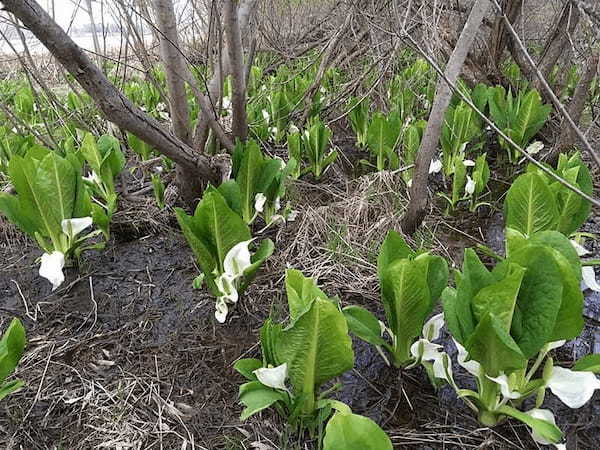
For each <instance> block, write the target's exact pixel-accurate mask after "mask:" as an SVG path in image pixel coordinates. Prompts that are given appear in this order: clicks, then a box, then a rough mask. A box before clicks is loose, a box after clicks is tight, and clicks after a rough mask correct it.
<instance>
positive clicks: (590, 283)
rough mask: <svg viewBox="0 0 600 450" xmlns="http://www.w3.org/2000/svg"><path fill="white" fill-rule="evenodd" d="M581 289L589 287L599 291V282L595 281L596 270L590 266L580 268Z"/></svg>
mask: <svg viewBox="0 0 600 450" xmlns="http://www.w3.org/2000/svg"><path fill="white" fill-rule="evenodd" d="M581 278H582V280H581V285H582V286H581V289H582V290H586V289H591V290H592V291H596V292H600V284H598V282H597V281H596V272H594V268H593V267H591V266H584V267H582V268H581Z"/></svg>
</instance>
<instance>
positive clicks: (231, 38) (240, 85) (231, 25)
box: [223, 0, 248, 141]
mask: <svg viewBox="0 0 600 450" xmlns="http://www.w3.org/2000/svg"><path fill="white" fill-rule="evenodd" d="M237 5H238V2H237V1H236V0H225V4H224V5H223V22H224V28H225V37H226V41H227V55H228V57H229V62H230V69H231V81H232V83H231V85H232V93H231V109H232V112H233V121H232V125H231V128H232V131H233V135H234V136H235V137H236V138H238V139H240V140H242V141H245V140H246V138H247V137H248V120H247V117H246V77H245V73H244V52H243V47H242V36H241V32H240V22H239V19H238V8H237Z"/></svg>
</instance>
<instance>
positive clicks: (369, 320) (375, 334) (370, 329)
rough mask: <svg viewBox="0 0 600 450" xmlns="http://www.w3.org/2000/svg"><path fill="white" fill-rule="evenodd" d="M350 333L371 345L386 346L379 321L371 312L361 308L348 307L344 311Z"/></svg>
mask: <svg viewBox="0 0 600 450" xmlns="http://www.w3.org/2000/svg"><path fill="white" fill-rule="evenodd" d="M342 312H343V313H344V317H346V321H347V322H348V328H350V331H351V332H352V333H354V334H355V335H356V336H358V337H359V338H360V339H362V340H363V341H365V342H368V343H369V344H371V345H378V346H383V345H385V344H386V342H385V340H384V339H383V338H382V337H381V327H380V326H379V320H378V319H377V317H375V316H374V315H373V314H372V313H371V312H369V311H367V310H366V309H364V308H361V307H360V306H347V307H346V308H344V309H343V310H342Z"/></svg>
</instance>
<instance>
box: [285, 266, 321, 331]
mask: <svg viewBox="0 0 600 450" xmlns="http://www.w3.org/2000/svg"><path fill="white" fill-rule="evenodd" d="M285 290H286V293H287V298H288V308H289V310H290V320H291V321H292V322H293V321H295V320H296V319H297V318H298V317H299V316H300V315H301V314H302V313H303V312H305V311H306V309H307V308H309V307H310V306H311V304H312V301H313V300H314V299H315V298H321V299H324V300H327V299H328V297H327V295H326V294H325V293H324V292H323V291H322V290H321V289H320V288H319V287H318V286H317V283H316V282H315V280H313V279H312V278H308V277H305V276H304V275H303V274H302V272H300V271H299V270H295V269H288V270H286V272H285Z"/></svg>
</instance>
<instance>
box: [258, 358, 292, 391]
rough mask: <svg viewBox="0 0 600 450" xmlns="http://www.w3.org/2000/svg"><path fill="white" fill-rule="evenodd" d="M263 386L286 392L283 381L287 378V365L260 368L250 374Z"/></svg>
mask: <svg viewBox="0 0 600 450" xmlns="http://www.w3.org/2000/svg"><path fill="white" fill-rule="evenodd" d="M252 373H253V374H254V375H256V378H258V381H260V382H261V383H262V384H264V385H265V386H268V387H270V388H273V389H281V390H282V391H285V390H287V389H286V387H285V379H286V378H287V363H283V364H282V365H280V366H277V367H262V368H260V369H256V370H255V371H254V372H252Z"/></svg>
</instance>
